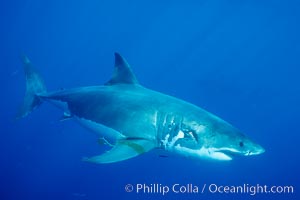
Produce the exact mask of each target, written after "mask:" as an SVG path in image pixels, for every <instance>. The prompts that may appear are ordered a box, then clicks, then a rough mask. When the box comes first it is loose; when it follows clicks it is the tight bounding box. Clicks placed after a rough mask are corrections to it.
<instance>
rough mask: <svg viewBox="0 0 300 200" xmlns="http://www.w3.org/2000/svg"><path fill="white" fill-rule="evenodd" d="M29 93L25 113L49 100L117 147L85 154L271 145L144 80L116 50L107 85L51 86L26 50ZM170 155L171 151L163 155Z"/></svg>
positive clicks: (223, 155)
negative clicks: (54, 88)
mask: <svg viewBox="0 0 300 200" xmlns="http://www.w3.org/2000/svg"><path fill="white" fill-rule="evenodd" d="M23 63H24V71H25V76H26V93H25V98H24V101H23V105H22V107H21V109H20V110H19V112H18V114H17V118H22V117H25V116H27V115H28V114H29V113H31V112H32V111H33V110H34V109H35V108H37V107H38V106H39V105H41V104H42V103H43V102H44V101H47V102H50V103H52V104H53V105H55V106H57V107H58V108H59V109H61V110H62V111H63V117H62V121H64V120H66V119H74V120H77V121H78V122H79V123H81V124H82V125H83V126H84V127H86V128H88V129H90V130H92V131H93V132H95V133H97V134H98V135H99V138H100V139H99V140H98V143H99V144H105V145H108V146H109V147H111V149H110V150H109V151H107V152H105V153H103V154H101V155H98V156H94V157H89V158H85V159H84V160H85V161H89V162H94V163H113V162H118V161H122V160H127V159H129V158H133V157H136V156H138V155H141V154H144V153H146V152H148V151H150V150H153V149H161V150H165V151H168V152H172V153H175V154H180V155H183V156H186V157H193V158H203V159H214V160H231V159H232V158H233V157H234V156H235V155H240V156H250V155H258V154H261V153H263V152H264V151H265V150H264V148H263V147H261V146H260V145H259V144H257V143H255V142H253V141H252V140H251V139H249V138H248V137H247V136H246V135H244V134H243V133H241V132H240V131H239V130H238V129H236V128H235V127H233V126H232V125H231V124H229V123H228V122H226V121H224V120H222V119H220V118H219V117H217V116H215V115H213V114H211V113H209V112H207V111H205V110H204V109H202V108H200V107H197V106H195V105H193V104H191V103H188V102H186V101H183V100H180V99H178V98H175V97H172V96H169V95H166V94H162V93H159V92H156V91H153V90H150V89H147V88H145V87H143V86H142V85H140V83H139V82H138V80H137V78H136V76H135V75H134V73H133V72H132V70H131V67H130V66H129V64H128V63H127V62H126V60H125V59H124V58H123V57H122V56H120V55H119V54H118V53H115V68H114V72H113V76H112V78H111V79H110V80H109V81H108V82H107V83H105V84H104V85H102V86H89V87H80V88H73V89H63V90H57V91H54V92H48V91H47V89H46V86H45V84H44V81H43V79H42V78H41V76H40V74H39V73H38V72H37V70H36V69H35V68H34V67H33V66H32V64H31V62H30V60H29V59H28V58H27V57H26V56H24V57H23ZM162 157H165V156H162Z"/></svg>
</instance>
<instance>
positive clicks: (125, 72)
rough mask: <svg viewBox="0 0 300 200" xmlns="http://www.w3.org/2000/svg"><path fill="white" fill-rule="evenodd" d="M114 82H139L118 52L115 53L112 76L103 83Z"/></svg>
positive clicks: (109, 83)
mask: <svg viewBox="0 0 300 200" xmlns="http://www.w3.org/2000/svg"><path fill="white" fill-rule="evenodd" d="M115 84H136V85H138V84H139V82H138V81H137V79H136V77H135V75H134V73H133V72H132V70H131V68H130V65H129V64H128V63H127V62H126V60H125V59H124V58H123V57H122V56H121V55H120V54H118V53H115V69H114V73H113V77H112V78H111V79H110V80H109V81H108V82H107V83H106V84H105V85H115Z"/></svg>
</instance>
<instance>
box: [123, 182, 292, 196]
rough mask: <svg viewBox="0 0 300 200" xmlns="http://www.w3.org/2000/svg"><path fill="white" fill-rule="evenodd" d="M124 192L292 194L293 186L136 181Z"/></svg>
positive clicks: (161, 193) (128, 185) (162, 193)
mask: <svg viewBox="0 0 300 200" xmlns="http://www.w3.org/2000/svg"><path fill="white" fill-rule="evenodd" d="M125 191H126V192H132V193H136V194H160V195H167V194H169V193H173V194H207V193H209V194H246V195H251V196H254V195H256V194H293V193H294V187H293V186H291V185H290V186H287V185H286V186H279V185H278V186H269V185H261V184H256V185H251V184H241V185H218V184H214V183H212V184H202V185H196V184H192V183H188V184H179V183H174V184H170V185H167V184H160V183H151V184H147V183H137V184H127V185H126V186H125Z"/></svg>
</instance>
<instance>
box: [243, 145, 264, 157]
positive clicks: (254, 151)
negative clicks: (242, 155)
mask: <svg viewBox="0 0 300 200" xmlns="http://www.w3.org/2000/svg"><path fill="white" fill-rule="evenodd" d="M265 151H266V150H265V149H264V148H263V147H262V146H260V145H258V144H256V145H255V148H253V149H251V150H249V151H248V152H247V153H246V156H253V155H259V154H262V153H264V152H265Z"/></svg>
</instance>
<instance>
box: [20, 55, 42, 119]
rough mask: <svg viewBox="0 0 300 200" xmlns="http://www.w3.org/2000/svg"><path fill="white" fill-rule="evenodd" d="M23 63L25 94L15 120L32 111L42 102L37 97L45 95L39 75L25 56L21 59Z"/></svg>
mask: <svg viewBox="0 0 300 200" xmlns="http://www.w3.org/2000/svg"><path fill="white" fill-rule="evenodd" d="M22 60H23V63H24V72H25V77H26V93H25V98H24V101H23V105H22V106H21V108H20V110H19V112H18V113H17V116H16V117H17V118H22V117H25V116H27V115H28V114H29V113H30V112H31V111H32V110H33V109H35V108H37V107H38V106H39V105H40V104H41V103H42V100H41V98H40V97H39V96H38V95H40V94H43V93H46V87H45V84H44V81H43V79H42V78H41V76H40V75H39V73H38V72H37V71H36V70H35V69H34V67H33V66H32V64H31V62H30V60H29V59H28V57H27V56H23V57H22Z"/></svg>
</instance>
